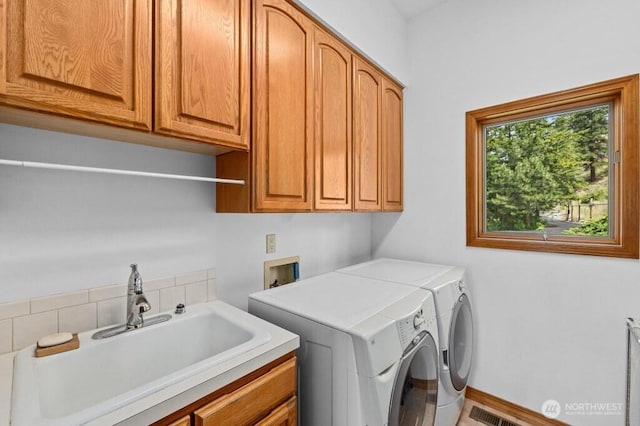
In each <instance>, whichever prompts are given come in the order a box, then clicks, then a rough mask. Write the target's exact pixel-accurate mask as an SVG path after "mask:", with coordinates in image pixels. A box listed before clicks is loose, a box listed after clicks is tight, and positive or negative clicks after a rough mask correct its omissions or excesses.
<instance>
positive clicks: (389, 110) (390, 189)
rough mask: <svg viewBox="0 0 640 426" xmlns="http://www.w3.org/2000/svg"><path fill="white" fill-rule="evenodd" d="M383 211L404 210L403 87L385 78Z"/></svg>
mask: <svg viewBox="0 0 640 426" xmlns="http://www.w3.org/2000/svg"><path fill="white" fill-rule="evenodd" d="M382 111H383V112H382V159H383V161H382V177H383V186H382V210H383V211H402V199H403V196H402V191H403V183H402V182H403V179H402V173H403V169H402V168H403V162H402V157H403V154H402V88H401V87H399V86H397V85H396V84H393V83H392V82H390V81H389V80H387V79H383V81H382Z"/></svg>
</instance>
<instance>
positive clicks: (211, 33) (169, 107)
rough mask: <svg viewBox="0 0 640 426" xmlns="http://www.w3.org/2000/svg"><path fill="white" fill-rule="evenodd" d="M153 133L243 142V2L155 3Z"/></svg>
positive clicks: (245, 13) (246, 64)
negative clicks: (154, 123)
mask: <svg viewBox="0 0 640 426" xmlns="http://www.w3.org/2000/svg"><path fill="white" fill-rule="evenodd" d="M156 4H157V11H156V16H157V18H156V21H157V31H156V33H157V36H156V64H155V75H156V80H155V90H156V126H155V127H156V129H155V130H156V131H158V132H161V133H167V134H171V135H176V136H186V137H192V138H195V139H199V140H204V141H211V142H220V143H223V144H225V145H230V146H234V147H240V148H248V144H249V127H248V126H249V108H250V103H249V46H250V40H249V25H250V22H249V21H250V10H249V5H250V2H249V0H189V1H179V0H163V1H160V2H157V3H156Z"/></svg>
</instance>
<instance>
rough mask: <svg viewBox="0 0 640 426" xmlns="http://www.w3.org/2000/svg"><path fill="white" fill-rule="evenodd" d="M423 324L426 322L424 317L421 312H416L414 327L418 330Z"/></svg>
mask: <svg viewBox="0 0 640 426" xmlns="http://www.w3.org/2000/svg"><path fill="white" fill-rule="evenodd" d="M422 324H424V317H423V316H422V315H420V314H419V313H418V314H415V315H414V317H413V328H415V329H416V330H417V329H419V328H420V326H421V325H422Z"/></svg>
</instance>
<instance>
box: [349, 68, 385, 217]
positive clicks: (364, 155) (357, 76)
mask: <svg viewBox="0 0 640 426" xmlns="http://www.w3.org/2000/svg"><path fill="white" fill-rule="evenodd" d="M353 62H354V83H353V85H354V90H353V96H354V99H353V145H354V150H353V151H354V168H353V179H354V209H355V210H380V208H381V203H380V195H381V194H380V192H381V191H380V186H381V185H380V172H381V167H380V166H381V164H380V154H381V153H380V148H381V118H380V117H381V107H382V105H381V92H382V86H381V85H382V81H381V76H380V74H379V73H378V72H377V71H376V70H375V69H374V68H373V67H372V66H370V65H368V64H366V63H364V62H362V61H361V60H359V59H358V58H354V61H353Z"/></svg>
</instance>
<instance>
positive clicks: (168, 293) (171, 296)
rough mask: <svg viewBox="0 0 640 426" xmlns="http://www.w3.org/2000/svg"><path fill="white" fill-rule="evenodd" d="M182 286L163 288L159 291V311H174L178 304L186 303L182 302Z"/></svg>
mask: <svg viewBox="0 0 640 426" xmlns="http://www.w3.org/2000/svg"><path fill="white" fill-rule="evenodd" d="M184 293H185V291H184V286H176V287H170V288H163V289H162V290H160V310H161V311H167V310H170V309H175V307H176V305H177V304H178V303H186V302H185V300H184Z"/></svg>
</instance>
